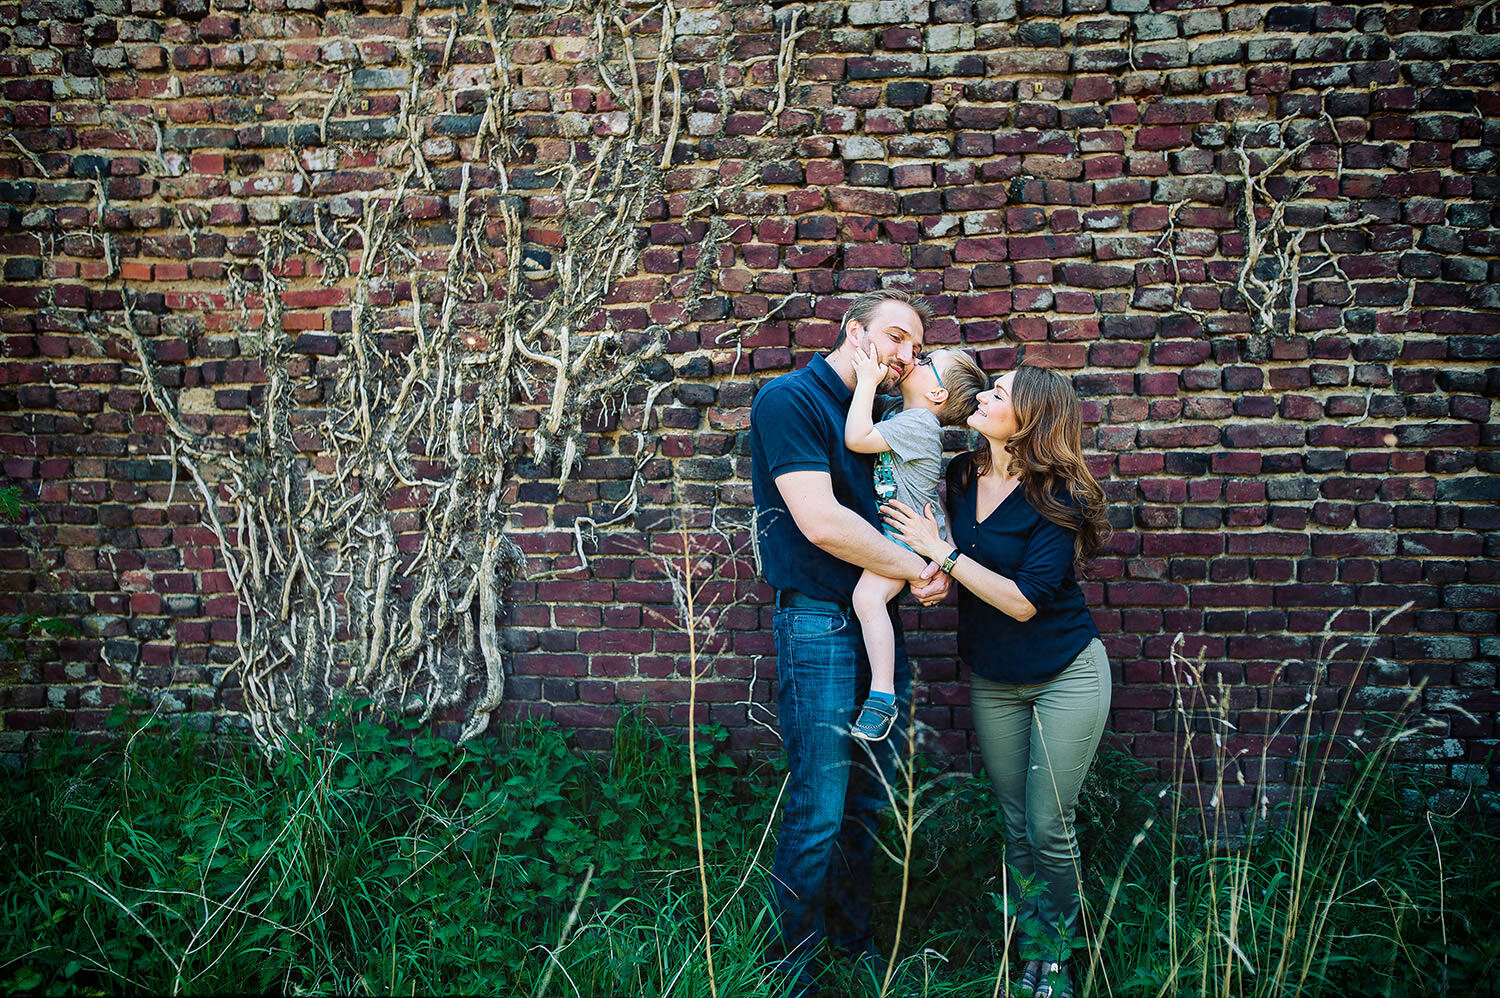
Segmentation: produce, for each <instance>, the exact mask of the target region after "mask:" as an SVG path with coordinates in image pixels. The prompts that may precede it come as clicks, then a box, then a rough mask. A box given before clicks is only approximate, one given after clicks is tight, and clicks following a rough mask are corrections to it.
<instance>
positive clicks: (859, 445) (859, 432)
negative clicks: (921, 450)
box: [844, 346, 890, 454]
mask: <svg viewBox="0 0 1500 998" xmlns="http://www.w3.org/2000/svg"><path fill="white" fill-rule="evenodd" d="M885 371H886V367H885V365H884V364H882V363H880V361H878V360H876V359H875V355H874V354H871V353H868V352H866V351H865V350H864V349H863V348H861V347H859V346H856V347H855V348H854V399H853V401H851V402H850V403H849V415H848V416H847V417H846V418H845V420H844V446H845V447H847V448H849V449H850V450H852V451H854V453H856V454H883V453H884V452H886V451H888V450H890V447H889V446H887V445H886V442H885V437H883V436H881V435H880V431H879V430H877V429H875V389H877V388H879V387H880V379H881V378H883V377H885Z"/></svg>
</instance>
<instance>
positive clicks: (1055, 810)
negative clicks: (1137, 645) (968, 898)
mask: <svg viewBox="0 0 1500 998" xmlns="http://www.w3.org/2000/svg"><path fill="white" fill-rule="evenodd" d="M1109 693H1110V676H1109V659H1108V658H1107V657H1106V656H1105V653H1104V645H1103V644H1102V643H1101V642H1100V641H1099V640H1098V639H1097V638H1095V639H1094V640H1093V641H1092V642H1090V643H1089V645H1088V647H1087V648H1085V649H1084V650H1083V651H1082V652H1081V653H1080V654H1079V655H1078V657H1077V658H1076V659H1074V660H1073V662H1072V664H1070V665H1069V666H1068V667H1067V668H1066V669H1064V670H1063V671H1062V672H1060V673H1058V674H1057V675H1056V676H1053V677H1052V678H1051V679H1049V680H1047V681H1045V682H1041V683H1027V684H1022V685H1019V686H1017V685H1012V684H1009V683H997V682H994V681H992V680H988V679H985V678H983V677H981V676H974V677H973V684H972V689H971V702H972V704H973V707H974V730H975V732H976V733H977V734H978V735H979V748H980V751H981V752H982V753H983V755H984V768H985V771H986V772H987V773H988V774H989V777H990V783H991V784H992V785H993V786H994V788H995V794H996V796H998V797H999V798H1000V807H1001V810H1002V811H1003V813H1004V815H1005V862H1006V864H1007V865H1008V866H1009V867H1010V868H1011V869H1010V872H1008V873H1007V877H1008V879H1009V887H1010V899H1011V909H1010V910H1011V912H1012V913H1013V914H1015V915H1016V916H1018V917H1019V920H1020V921H1019V925H1020V936H1021V940H1022V953H1023V956H1026V957H1027V958H1033V957H1035V958H1051V959H1063V958H1065V957H1066V956H1067V952H1066V947H1064V946H1062V945H1060V943H1061V942H1062V940H1061V939H1060V933H1059V929H1061V930H1062V933H1064V934H1066V933H1071V932H1072V931H1074V926H1075V924H1076V922H1077V921H1078V908H1079V896H1080V894H1081V893H1082V883H1081V879H1082V878H1081V869H1080V866H1079V858H1078V847H1077V843H1076V842H1075V840H1074V838H1073V812H1074V808H1075V806H1076V805H1077V803H1078V791H1079V788H1080V787H1082V786H1083V778H1084V776H1085V775H1086V774H1087V773H1088V771H1089V765H1090V764H1091V763H1092V762H1093V761H1094V752H1095V750H1096V749H1097V748H1098V747H1099V738H1100V736H1101V735H1102V734H1103V733H1104V721H1105V718H1106V717H1107V716H1108V714H1109ZM1017 874H1019V875H1020V877H1022V878H1023V879H1028V880H1031V881H1032V882H1033V883H1034V884H1035V885H1036V887H1039V888H1041V890H1040V892H1036V893H1033V895H1032V896H1031V897H1023V896H1022V894H1023V892H1022V891H1021V889H1020V885H1019V884H1017V882H1016V876H1017ZM1033 890H1034V889H1033ZM1028 944H1029V945H1028Z"/></svg>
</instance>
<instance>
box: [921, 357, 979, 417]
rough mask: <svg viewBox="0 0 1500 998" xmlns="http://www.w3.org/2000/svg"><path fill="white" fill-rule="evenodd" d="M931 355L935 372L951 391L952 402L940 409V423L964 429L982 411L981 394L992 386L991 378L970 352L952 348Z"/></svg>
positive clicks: (944, 404) (949, 394) (945, 403)
mask: <svg viewBox="0 0 1500 998" xmlns="http://www.w3.org/2000/svg"><path fill="white" fill-rule="evenodd" d="M927 356H929V357H931V358H932V363H933V370H935V371H936V372H937V375H938V378H939V379H941V381H942V383H943V387H944V388H946V389H948V401H946V402H944V403H943V404H942V405H941V406H939V407H938V410H937V418H938V422H939V423H942V424H943V425H944V426H962V425H963V423H964V421H965V420H966V419H968V418H969V417H970V416H971V415H973V414H974V410H975V409H977V408H979V393H980V392H982V391H984V390H985V389H986V388H988V387H989V386H990V379H989V377H988V375H986V374H985V373H984V369H983V368H981V367H980V366H979V364H978V362H976V361H975V360H974V358H973V357H971V356H969V353H968V351H966V350H958V349H955V348H951V347H950V348H945V349H942V350H933V351H932V352H931V353H929V354H928V355H927Z"/></svg>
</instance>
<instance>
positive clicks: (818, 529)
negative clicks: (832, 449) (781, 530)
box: [776, 471, 949, 603]
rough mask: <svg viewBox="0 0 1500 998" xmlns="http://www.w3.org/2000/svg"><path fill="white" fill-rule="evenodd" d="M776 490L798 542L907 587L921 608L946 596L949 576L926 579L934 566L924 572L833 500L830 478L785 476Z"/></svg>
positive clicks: (917, 560) (911, 556)
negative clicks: (901, 581)
mask: <svg viewBox="0 0 1500 998" xmlns="http://www.w3.org/2000/svg"><path fill="white" fill-rule="evenodd" d="M776 487H777V489H779V490H780V491H781V498H782V500H783V501H785V502H786V508H787V509H788V510H789V511H790V512H791V514H792V520H793V521H794V522H795V523H796V524H797V529H798V530H800V531H802V536H804V537H806V538H807V539H808V540H809V541H811V542H812V543H813V544H816V545H817V546H818V547H820V548H822V549H823V550H824V551H827V552H828V553H829V554H831V555H833V556H834V557H835V558H837V559H839V560H840V561H847V562H849V563H850V564H851V565H858V566H859V567H860V568H865V569H869V570H870V571H872V572H875V573H876V574H878V575H883V576H885V577H886V578H888V579H906V580H908V581H910V582H911V584H912V594H913V595H914V596H916V597H917V598H918V599H920V600H922V601H923V602H924V603H926V602H935V601H937V600H941V599H942V598H943V597H944V596H946V595H947V594H948V585H949V580H948V576H946V575H944V574H943V573H942V572H936V573H935V574H931V573H928V571H927V570H928V569H929V568H934V569H935V568H936V566H929V565H928V564H927V562H926V561H924V560H923V559H922V557H921V556H920V555H918V554H915V553H913V552H911V551H908V550H906V548H903V547H901V545H899V544H896V543H893V542H892V541H890V540H888V539H887V538H886V537H885V536H884V535H883V534H881V532H880V531H878V530H876V529H875V528H874V527H872V526H870V524H869V523H867V522H866V521H865V518H864V517H862V516H860V515H859V514H858V513H856V512H854V510H852V509H850V508H849V507H847V506H845V505H844V504H842V503H840V502H839V501H838V499H836V498H834V495H833V478H832V477H831V476H830V475H829V474H828V472H826V471H789V472H787V473H786V474H784V475H779V476H777V478H776ZM929 574H931V577H930V578H929V577H928V575H929Z"/></svg>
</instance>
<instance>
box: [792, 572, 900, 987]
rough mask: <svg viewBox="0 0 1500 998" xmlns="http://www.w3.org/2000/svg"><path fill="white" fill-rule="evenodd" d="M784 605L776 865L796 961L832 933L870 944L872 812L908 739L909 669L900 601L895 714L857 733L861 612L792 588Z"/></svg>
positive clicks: (837, 942)
mask: <svg viewBox="0 0 1500 998" xmlns="http://www.w3.org/2000/svg"><path fill="white" fill-rule="evenodd" d="M778 606H779V607H780V608H779V609H778V610H777V611H776V614H775V617H774V623H773V627H774V630H775V634H776V676H777V679H778V681H779V682H780V689H779V691H778V693H777V697H776V710H777V716H778V718H779V720H780V724H781V738H782V742H783V743H784V744H785V746H786V754H787V770H788V776H789V780H788V783H787V796H786V814H785V817H784V818H783V819H782V823H781V834H780V835H779V837H778V838H777V841H776V859H775V862H774V864H773V866H772V871H771V872H772V878H773V886H774V891H775V895H776V908H777V920H778V928H779V930H780V934H781V947H782V953H781V958H782V960H783V961H784V962H785V966H786V968H787V969H788V970H790V971H793V972H796V970H797V969H798V968H805V967H806V966H807V963H808V962H809V961H810V960H811V958H812V957H813V956H814V954H815V953H816V951H817V948H818V946H819V944H820V943H822V942H823V941H824V940H825V939H826V940H827V941H828V942H829V943H831V944H832V945H833V946H835V947H837V948H838V949H841V950H844V951H845V952H847V953H851V954H855V955H858V954H861V953H864V952H865V951H867V950H869V949H871V948H872V947H873V942H874V940H873V937H872V934H871V931H870V870H871V865H872V860H873V858H874V852H875V837H874V832H875V818H876V813H877V812H878V811H879V810H880V809H881V808H882V807H884V806H886V804H887V803H889V800H890V798H889V796H888V795H887V790H886V784H887V782H891V783H893V782H894V778H895V774H896V767H897V764H898V762H899V760H900V757H901V755H902V754H904V752H905V749H906V732H907V728H908V724H909V719H908V716H907V715H908V697H909V693H910V690H911V668H910V665H909V664H908V662H907V660H906V644H905V641H904V640H903V638H902V634H901V624H900V621H899V620H896V619H895V612H894V606H893V607H892V618H893V621H894V623H895V630H896V703H897V705H898V708H899V716H898V717H897V718H896V723H895V725H894V726H893V727H892V729H891V733H890V736H889V737H888V738H886V740H885V741H883V742H876V743H874V744H870V743H866V742H859V741H856V740H855V739H854V738H853V737H852V736H851V735H850V734H849V724H850V722H851V721H852V720H853V718H854V713H855V711H856V710H857V709H858V707H859V705H860V703H861V702H862V701H863V699H864V696H865V695H866V693H868V692H869V686H870V667H869V662H868V660H867V659H866V657H865V647H864V640H863V638H862V637H861V636H860V630H859V622H858V620H857V619H856V618H855V616H854V611H853V610H852V609H850V608H848V607H841V606H839V605H838V604H836V603H829V602H825V601H822V600H813V599H810V598H807V597H803V596H801V595H800V594H797V593H790V592H783V594H782V597H781V598H780V599H779V600H778ZM867 745H868V746H869V748H870V749H871V750H873V752H867V751H866V749H865V747H864V746H867ZM872 754H873V762H872Z"/></svg>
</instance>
